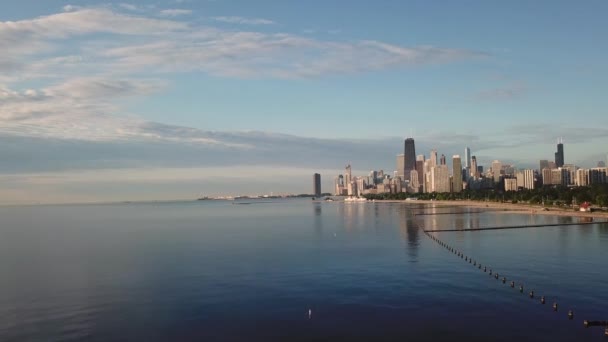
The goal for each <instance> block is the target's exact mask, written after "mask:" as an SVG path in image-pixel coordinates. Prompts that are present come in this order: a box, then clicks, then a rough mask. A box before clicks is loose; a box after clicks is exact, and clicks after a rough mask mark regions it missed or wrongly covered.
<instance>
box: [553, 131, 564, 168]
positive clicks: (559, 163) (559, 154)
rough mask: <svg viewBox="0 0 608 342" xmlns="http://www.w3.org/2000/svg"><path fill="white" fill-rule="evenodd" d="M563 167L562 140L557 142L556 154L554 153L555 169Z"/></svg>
mask: <svg viewBox="0 0 608 342" xmlns="http://www.w3.org/2000/svg"><path fill="white" fill-rule="evenodd" d="M562 166H564V140H563V139H562V138H559V139H558V140H557V152H555V167H562Z"/></svg>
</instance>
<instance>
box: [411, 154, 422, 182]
mask: <svg viewBox="0 0 608 342" xmlns="http://www.w3.org/2000/svg"><path fill="white" fill-rule="evenodd" d="M416 172H417V173H418V187H419V191H421V189H420V188H421V187H422V186H423V184H424V172H425V171H424V155H423V154H421V155H419V156H417V157H416ZM410 175H411V174H410Z"/></svg>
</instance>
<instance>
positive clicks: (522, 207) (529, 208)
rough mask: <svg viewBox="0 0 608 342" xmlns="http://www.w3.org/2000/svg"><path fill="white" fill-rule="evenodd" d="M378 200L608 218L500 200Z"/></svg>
mask: <svg viewBox="0 0 608 342" xmlns="http://www.w3.org/2000/svg"><path fill="white" fill-rule="evenodd" d="M376 202H392V203H407V204H434V205H436V206H463V207H473V208H492V209H500V210H504V211H505V212H506V213H508V212H513V213H515V212H517V213H522V212H523V213H529V214H534V215H551V216H571V217H587V218H602V219H605V220H608V213H607V212H582V211H575V210H574V209H572V208H555V207H547V208H546V209H544V208H543V206H541V205H532V204H512V203H499V202H485V201H428V200H415V201H397V200H376Z"/></svg>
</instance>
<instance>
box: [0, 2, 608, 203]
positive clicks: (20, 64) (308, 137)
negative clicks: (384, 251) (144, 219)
mask: <svg viewBox="0 0 608 342" xmlns="http://www.w3.org/2000/svg"><path fill="white" fill-rule="evenodd" d="M607 12H608V2H606V1H586V2H584V3H581V2H573V1H508V2H507V1H466V0H465V1H444V2H430V1H397V0H395V1H357V0H351V1H337V0H335V1H332V0H310V1H285V0H260V1H251V0H239V1H237V0H198V1H195V0H155V1H143V0H142V1H130V2H97V1H72V2H65V1H57V0H45V1H38V0H20V1H9V0H0V51H2V53H0V161H1V162H0V204H15V203H61V202H98V201H123V200H169V199H189V198H196V197H198V196H202V195H209V196H214V195H235V194H270V193H274V194H279V193H310V192H312V174H313V173H315V172H319V173H321V175H322V179H323V187H324V189H323V190H324V191H328V192H330V191H331V185H332V182H333V178H334V177H335V176H336V175H337V174H338V173H340V172H341V170H342V169H343V167H344V166H345V165H346V164H347V163H350V164H352V166H353V170H354V173H355V174H361V175H364V174H367V173H369V170H372V169H375V170H380V169H383V170H385V171H388V172H392V171H393V170H395V169H396V165H395V163H396V162H395V159H396V158H395V156H396V155H397V154H399V153H403V139H404V138H405V137H410V136H411V137H413V138H414V139H415V140H416V152H417V153H418V154H425V155H427V156H428V155H429V153H430V149H432V148H436V149H437V150H438V151H439V154H440V155H441V154H442V153H443V154H445V155H446V156H451V155H453V154H461V155H462V154H463V153H464V148H465V146H469V147H470V148H471V151H472V154H473V155H476V156H477V158H478V160H479V161H480V163H481V164H482V165H489V164H490V163H491V161H492V160H494V159H498V160H501V161H502V162H503V163H512V164H514V165H515V166H516V167H520V168H527V167H535V168H538V160H540V159H550V160H551V159H553V154H554V152H555V149H556V147H555V144H556V141H557V139H558V138H560V137H561V138H563V141H564V145H565V159H566V163H575V164H577V165H579V166H582V167H593V166H595V165H596V164H597V162H598V161H599V160H606V155H607V153H608V146H607V145H608V112H607V110H606V108H608V107H607V104H608V97H607V96H606V93H607V92H606V91H607V90H608V64H607V63H606V60H608V40H606V38H605V37H606V36H607V34H608V22H607V21H606V20H605V13H607Z"/></svg>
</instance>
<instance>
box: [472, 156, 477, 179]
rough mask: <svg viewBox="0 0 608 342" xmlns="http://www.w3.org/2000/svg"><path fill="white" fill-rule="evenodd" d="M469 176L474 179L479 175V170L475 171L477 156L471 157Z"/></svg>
mask: <svg viewBox="0 0 608 342" xmlns="http://www.w3.org/2000/svg"><path fill="white" fill-rule="evenodd" d="M471 177H473V178H474V179H475V178H477V177H479V172H477V157H475V156H473V157H471Z"/></svg>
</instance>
